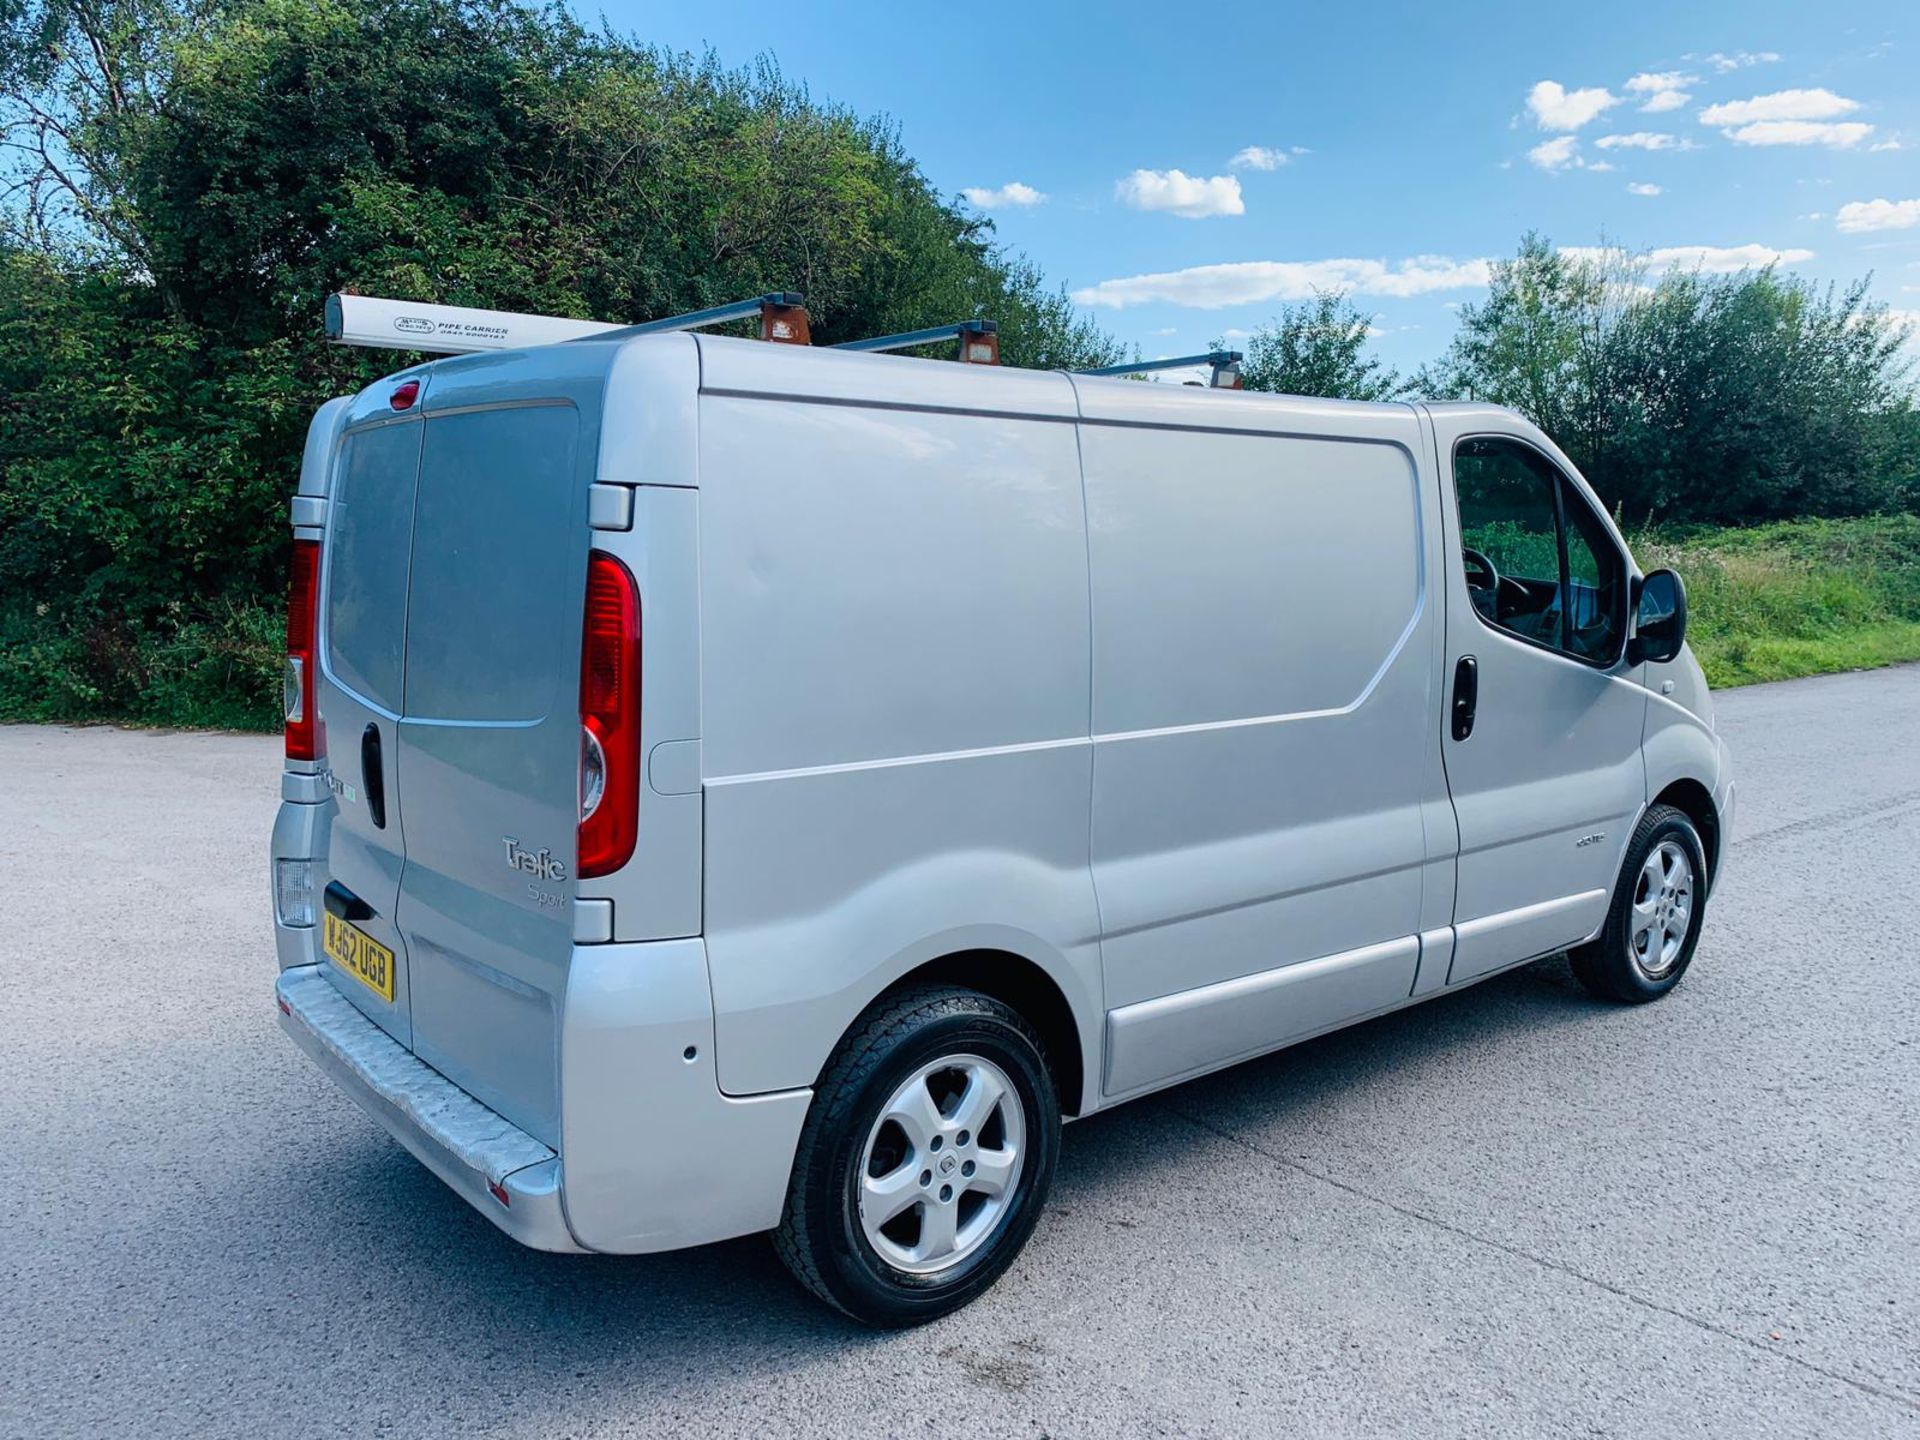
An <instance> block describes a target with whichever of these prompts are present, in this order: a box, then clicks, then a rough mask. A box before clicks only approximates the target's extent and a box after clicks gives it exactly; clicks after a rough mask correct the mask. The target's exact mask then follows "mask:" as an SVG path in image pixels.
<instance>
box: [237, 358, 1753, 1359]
mask: <svg viewBox="0 0 1920 1440" xmlns="http://www.w3.org/2000/svg"><path fill="white" fill-rule="evenodd" d="M293 523H294V542H295V548H294V560H293V581H292V593H291V599H290V605H289V615H288V679H287V715H288V723H287V760H286V768H285V773H284V776H283V782H282V795H283V802H284V803H283V804H282V806H281V809H280V813H279V819H278V822H277V824H276V825H275V827H274V833H273V841H272V877H273V891H274V907H275V922H276V935H277V942H278V949H279V963H280V975H279V980H278V984H277V991H276V995H277V1000H278V1006H279V1011H280V1016H281V1022H282V1024H283V1025H284V1027H285V1029H286V1030H287V1032H288V1033H289V1034H290V1035H291V1036H292V1038H293V1039H294V1040H295V1041H296V1042H297V1043H298V1044H299V1045H300V1046H301V1047H302V1048H303V1049H304V1050H305V1051H306V1052H307V1053H308V1054H309V1055H310V1056H312V1057H313V1059H314V1060H315V1061H317V1062H318V1063H319V1064H320V1066H321V1067H322V1068H323V1069H324V1070H326V1071H327V1073H328V1074H329V1075H331V1076H332V1077H333V1078H334V1080H335V1081H336V1082H337V1083H338V1084H339V1085H340V1086H341V1088H343V1089H344V1090H345V1091H347V1093H348V1094H350V1095H351V1096H353V1098H354V1099H355V1100H357V1101H358V1102H359V1103H360V1104H361V1105H362V1106H364V1107H365V1108H366V1109H367V1110H368V1111H369V1112H371V1113H372V1114H373V1115H374V1116H375V1117H376V1118H378V1119H379V1120H380V1121H381V1122H382V1124H384V1125H385V1126H386V1127H387V1128H388V1129H389V1130H391V1131H392V1133H393V1134H394V1135H395V1136H396V1137H397V1138H398V1139H399V1141H400V1142H401V1143H402V1144H403V1145H405V1146H406V1147H407V1148H408V1149H409V1150H411V1151H412V1152H413V1153H414V1154H415V1155H416V1156H418V1157H419V1158H420V1160H421V1161H422V1162H424V1163H425V1164H426V1165H427V1166H429V1167H430V1168H431V1169H432V1170H433V1171H434V1172H435V1173H437V1174H438V1175H439V1176H440V1177H441V1178H442V1179H443V1180H445V1181H446V1182H447V1183H448V1184H449V1185H450V1186H452V1187H453V1188H454V1189H455V1190H456V1191H458V1192H459V1193H460V1194H461V1195H462V1196H463V1197H464V1198H465V1199H467V1200H468V1201H469V1202H470V1203H471V1204H473V1205H474V1206H475V1207H476V1208H478V1209H479V1210H480V1211H481V1213H483V1214H484V1215H486V1216H487V1217H488V1218H489V1219H490V1220H492V1221H493V1222H494V1223H495V1224H496V1225H498V1226H499V1227H500V1228H501V1229H503V1230H505V1231H506V1232H507V1233H509V1234H510V1235H512V1236H514V1237H515V1238H516V1239H518V1240H520V1241H522V1242H524V1243H526V1244H528V1245H532V1246H537V1247H539V1248H542V1249H546V1250H559V1251H601V1252H613V1253H640V1252H648V1251H659V1250H666V1249H671V1248H675V1247H679V1246H688V1245H698V1244H703V1243H706V1242H709V1241H715V1240H720V1239H724V1238H727V1237H730V1236H737V1235H742V1234H747V1233H751V1232H755V1231H763V1230H770V1231H772V1232H773V1235H774V1241H775V1245H776V1248H777V1249H778V1251H779V1253H780V1255H781V1256H782V1257H783V1258H784V1259H785V1261H786V1262H787V1263H788V1264H789V1265H790V1266H791V1267H792V1269H793V1271H794V1273H795V1274H796V1275H797V1276H798V1277H799V1278H800V1280H801V1281H802V1282H803V1283H804V1284H805V1285H806V1286H807V1287H808V1288H809V1289H811V1290H812V1291H813V1292H814V1293H816V1294H817V1295H819V1296H820V1297H821V1298H822V1299H824V1300H826V1301H828V1302H830V1303H831V1304H833V1305H836V1306H838V1307H840V1308H841V1309H842V1310H844V1311H846V1312H848V1313H849V1314H851V1315H853V1316H856V1317H858V1318H859V1319H861V1320H864V1321H868V1322H871V1323H875V1324H883V1325H897V1324H906V1323H912V1322H916V1321H920V1320H925V1319H928V1318H930V1317H932V1316H935V1315H938V1314H941V1313H943V1312H945V1311H948V1310H950V1309H952V1308H954V1307H955V1306H957V1305H960V1304H962V1303H964V1302H965V1301H967V1300H968V1299H970V1298H972V1297H973V1296H975V1295H977V1294H978V1293H980V1292H981V1291H982V1290H983V1289H985V1288H986V1287H987V1286H988V1285H990V1284H991V1283H992V1282H993V1280H994V1279H995V1278H996V1277H997V1276H998V1275H999V1274H1000V1273H1001V1272H1002V1271H1004V1270H1005V1268H1006V1267H1007V1265H1008V1264H1009V1263H1010V1262H1011V1261H1012V1259H1013V1257H1014V1256H1015V1254H1016V1253H1017V1252H1018V1251H1019V1249H1020V1247H1021V1245H1022V1244H1023V1242H1024V1241H1025V1240H1026V1238H1027V1236H1028V1234H1029V1232H1030V1231H1031V1230H1032V1228H1033V1225H1034V1222H1035V1219H1036V1217H1037V1215H1038V1213H1039V1210H1040V1208H1041V1206H1042V1204H1043V1203H1044V1201H1045V1199H1046V1196H1047V1190H1048V1185H1049V1182H1050V1180H1051V1178H1052V1174H1053V1169H1054V1163H1055V1158H1056V1155H1057V1153H1058V1150H1059V1145H1060V1134H1061V1123H1062V1121H1063V1120H1064V1119H1071V1118H1073V1117H1077V1116H1084V1115H1088V1114H1091V1113H1092V1112H1094V1111H1096V1110H1100V1109H1103V1108H1105V1107H1108V1106H1111V1105H1117V1104H1120V1103H1121V1102H1123V1101H1126V1100H1129V1099H1132V1098H1134V1097H1136V1096H1139V1095H1143V1094H1146V1093H1148V1092H1150V1091H1153V1090H1157V1089H1159V1088H1161V1087H1164V1086H1168V1085H1173V1084H1177V1083H1179V1082H1180V1081H1182V1080H1186V1079H1189V1078H1191V1077H1193V1076H1196V1075H1200V1074H1203V1073H1205V1072H1207V1071H1209V1070H1214V1069H1217V1068H1219V1067H1221V1066H1226V1065H1231V1064H1234V1063H1236V1062H1238V1061H1241V1060H1245V1059H1247V1058H1249V1057H1251V1056H1255V1055H1260V1054H1263V1053H1265V1052H1268V1051H1272V1050H1274V1049H1276V1048H1278V1047H1281V1046H1284V1045H1288V1044H1291V1043H1293V1042H1295V1041H1298V1040H1302V1039H1305V1038H1307V1037H1309V1036H1312V1035H1317V1034H1320V1033H1323V1032H1325V1031H1328V1030H1331V1029H1334V1028H1336V1027H1338V1026H1342V1025H1348V1024H1352V1023H1353V1022H1355V1021H1358V1020H1363V1019H1366V1018H1368V1017H1369V1016H1375V1015H1380V1014H1382V1013H1384V1012H1386V1011H1389V1010H1394V1009H1397V1008H1398V1007H1400V1006H1403V1005H1409V1004H1413V1003H1415V1002H1417V1001H1421V1000H1426V999H1431V998H1433V997H1436V996H1440V995H1443V994H1445V993H1446V992H1447V991H1449V990H1452V989H1457V988H1459V987H1460V986H1463V985H1466V984H1470V983H1472V982H1474V981H1476V980H1481V979H1484V978H1485V977H1487V976H1489V975H1494V974H1497V973H1499V972H1501V971H1503V970H1506V969H1509V968H1511V967H1513V966H1516V965H1521V964H1525V963H1526V962H1528V961H1530V960H1534V959H1536V958H1538V957H1541V956H1545V955H1551V954H1556V953H1558V952H1561V951H1567V952H1570V954H1571V956H1572V963H1573V967H1574V970H1575V973H1576V974H1577V975H1578V976H1579V978H1580V979H1581V980H1582V981H1583V982H1584V983H1585V985H1586V986H1587V987H1588V988H1589V989H1590V990H1592V991H1593V992H1594V993H1595V994H1596V995H1599V996H1602V997H1605V998H1607V999H1609V1000H1614V1001H1626V1002H1635V1001H1646V1000H1652V999H1655V998H1657V997H1659V996H1661V995H1663V994H1665V993H1666V992H1667V991H1668V990H1670V989H1672V988H1673V986H1674V985H1675V984H1676V983H1677V982H1678V981H1679V979H1680V977H1681V975H1682V974H1683V973H1684V972H1685V970H1686V969H1687V966H1688V964H1689V962H1690V961H1691V959H1692V957H1693V954H1694V947H1695V944H1696V942H1697V941H1698V939H1699V934H1700V927H1701V924H1702V921H1703V918H1704V916H1705V911H1706V904H1707V900H1708V897H1709V895H1710V894H1711V892H1712V888H1713V884H1714V880H1715V876H1716V873H1717V870H1718V867H1719V864H1720V859H1721V854H1722V851H1723V849H1724V842H1725V837H1726V835H1727V833H1728V829H1729V826H1730V824H1731V821H1732V813H1733V803H1734V786H1733V779H1732V771H1731V768H1730V765H1729V761H1728V755H1727V748H1726V746H1725V744H1724V743H1722V742H1721V741H1720V740H1719V739H1718V737H1717V736H1716V735H1715V733H1714V726H1713V712H1712V706H1711V702H1710V700H1709V697H1708V694H1707V689H1706V686H1705V683H1704V681H1703V679H1702V676H1701V672H1700V669H1699V667H1698V665H1697V664H1695V662H1694V660H1693V658H1692V657H1691V655H1690V654H1689V652H1688V651H1687V649H1686V648H1685V644H1684V632H1685V627H1686V603H1685V591H1684V588H1683V587H1682V585H1681V584H1680V581H1679V579H1678V577H1677V576H1675V575H1673V574H1672V573H1670V572H1665V571H1661V572H1656V573H1654V574H1651V575H1643V574H1642V573H1641V572H1640V571H1639V569H1638V567H1637V566H1636V565H1635V564H1634V561H1633V557H1632V556H1631V555H1630V554H1629V552H1628V550H1627V547H1626V545H1625V544H1624V543H1623V541H1622V539H1621V537H1620V534H1619V532H1618V531H1617V530H1616V528H1615V527H1614V525H1613V524H1612V522H1611V521H1610V520H1609V519H1608V517H1607V515H1606V513H1605V512H1604V510H1602V508H1601V507H1600V506H1599V505H1598V504H1597V503H1596V502H1595V500H1594V497H1593V494H1592V492H1591V491H1590V490H1589V489H1588V487H1587V485H1586V484H1585V483H1584V482H1583V481H1582V480H1581V478H1580V476H1579V475H1578V474H1577V473H1576V471H1575V469H1574V467H1573V466H1572V465H1571V464H1570V463H1569V462H1568V460H1567V458H1566V457H1565V456H1564V455H1563V454H1562V453H1561V452H1560V451H1559V450H1558V449H1557V448H1556V447H1555V446H1554V444H1553V442H1552V441H1551V440H1549V439H1548V438H1547V437H1546V436H1545V435H1543V434H1541V433H1540V432H1539V431H1538V430H1536V429H1535V428H1534V427H1533V426H1532V425H1530V424H1529V423H1528V422H1527V421H1525V420H1524V419H1522V418H1521V417H1519V416H1518V415H1516V414H1514V413H1512V412H1510V411H1507V410H1503V409H1498V408H1495V407H1490V406H1484V405H1406V404H1391V405H1389V404H1383V405H1356V404H1342V403H1334V402H1327V401H1318V400H1304V399H1293V398H1286V397H1279V396H1256V395H1248V394H1243V393H1235V392H1231V391H1224V390H1212V389H1194V388H1183V387H1178V386H1169V385H1156V384H1140V383H1129V382H1126V381H1122V380H1111V379H1093V378H1088V377H1084V376H1076V375H1068V374H1064V373H1042V372H1035V371H1019V370H1009V369H1000V368H995V367H990V366H980V365H958V364H954V363H951V362H943V361H927V360H914V359H904V358H899V357H889V356H879V355H862V354H851V353H845V352H835V351H832V350H819V349H809V348H805V347H800V346H788V345H768V344H760V343H756V342H752V341H747V340H730V339H718V338H711V337H704V336H702V337H696V336H693V335H689V334H664V335H644V336H631V335H622V334H620V333H618V332H615V333H613V334H611V335H609V336H608V337H607V338H597V337H596V338H589V339H585V340H579V341H574V342H570V343H565V344H554V345H545V346H540V347H537V348H533V349H528V350H522V351H509V352H495V353H487V354H476V355H469V356H464V357H461V358H456V359H451V360H444V361H439V362H435V363H433V364H430V365H426V366H422V367H418V368H415V369H411V370H407V371H403V372H401V373H400V374H398V375H395V376H393V377H391V378H389V379H387V380H383V381H381V382H379V383H377V384H375V385H373V386H372V387H370V388H369V389H367V390H366V391H364V392H363V393H361V394H360V395H358V396H355V397H353V398H351V399H340V400H335V401H331V402H329V403H328V404H327V405H326V406H324V407H323V408H322V409H321V411H320V412H319V414H318V415H317V416H316V417H315V419H314V421H313V425H312V430H311V435H310V438H309V441H308V445H307V450H306V457H305V462H304V465H303V470H302V474H301V478H300V487H299V494H298V496H297V497H296V499H295V500H294V502H293Z"/></svg>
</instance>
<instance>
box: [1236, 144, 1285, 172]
mask: <svg viewBox="0 0 1920 1440" xmlns="http://www.w3.org/2000/svg"><path fill="white" fill-rule="evenodd" d="M1291 158H1292V157H1291V156H1289V155H1288V154H1287V152H1286V151H1284V150H1277V149H1274V148H1273V147H1272V146H1268V145H1248V146H1246V147H1245V148H1244V149H1241V150H1238V151H1235V152H1234V156H1233V158H1232V159H1231V160H1229V161H1227V164H1228V165H1229V166H1230V167H1231V168H1233V169H1235V170H1278V169H1279V168H1280V167H1281V166H1282V165H1285V164H1286V163H1287V162H1288V160H1290V159H1291Z"/></svg>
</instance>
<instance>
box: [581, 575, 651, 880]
mask: <svg viewBox="0 0 1920 1440" xmlns="http://www.w3.org/2000/svg"><path fill="white" fill-rule="evenodd" d="M639 833H640V592H639V589H638V588H637V587H636V586H635V585H634V583H633V575H632V572H630V571H629V570H628V569H627V567H626V566H624V565H622V564H621V563H620V562H619V561H618V560H616V559H614V558H613V556H611V555H608V554H605V553H604V552H602V551H599V550H596V551H594V552H593V554H592V556H591V557H590V558H589V560H588V562H587V612H586V624H585V626H584V627H583V631H582V637H581V641H580V875H581V877H582V878H583V879H591V878H592V877H594V876H596V875H608V874H611V873H612V872H613V871H615V870H618V869H619V868H620V867H621V866H622V865H624V864H626V863H627V861H628V860H629V859H630V858H631V857H632V855H633V845H634V840H635V839H636V838H637V837H638V835H639Z"/></svg>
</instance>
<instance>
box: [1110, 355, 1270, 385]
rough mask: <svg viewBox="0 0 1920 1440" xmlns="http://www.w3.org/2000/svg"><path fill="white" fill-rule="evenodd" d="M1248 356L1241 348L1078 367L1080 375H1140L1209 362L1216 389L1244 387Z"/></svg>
mask: <svg viewBox="0 0 1920 1440" xmlns="http://www.w3.org/2000/svg"><path fill="white" fill-rule="evenodd" d="M1246 358H1247V357H1246V356H1245V355H1244V354H1243V353H1241V352H1240V351H1238V350H1209V351H1207V352H1206V354H1204V355H1180V356H1177V357H1175V358H1174V359H1171V360H1137V361H1135V362H1133V363H1132V364H1130V365H1100V366H1097V367H1095V368H1094V369H1092V370H1076V371H1074V372H1073V373H1074V374H1076V375H1140V374H1144V373H1145V372H1146V371H1148V370H1179V369H1184V368H1185V367H1187V366H1189V365H1208V366H1211V367H1212V369H1213V373H1212V375H1211V376H1210V377H1209V378H1208V381H1207V383H1208V385H1209V386H1211V387H1212V388H1213V389H1215V390H1238V389H1240V388H1242V382H1241V379H1240V362H1241V361H1242V360H1244V359H1246Z"/></svg>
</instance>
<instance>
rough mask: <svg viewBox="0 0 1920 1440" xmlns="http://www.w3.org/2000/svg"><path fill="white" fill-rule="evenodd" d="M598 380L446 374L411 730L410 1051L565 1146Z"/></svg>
mask: <svg viewBox="0 0 1920 1440" xmlns="http://www.w3.org/2000/svg"><path fill="white" fill-rule="evenodd" d="M595 352H601V353H595ZM604 365H605V357H604V351H603V348H602V347H599V346H582V347H571V346H560V347H553V348H551V349H548V350H545V351H539V352H533V353H531V354H528V355H522V356H513V355H491V356H476V357H473V359H472V360H469V361H456V362H451V363H450V364H448V365H447V366H446V367H445V368H440V367H436V375H435V383H434V387H433V394H432V397H431V399H430V402H429V404H428V407H427V414H426V419H425V423H424V427H423V428H424V432H425V433H424V440H423V444H422V447H421V458H420V466H419V483H418V486H417V488H416V496H415V502H414V512H413V526H412V535H413V545H412V559H411V565H410V567H409V580H408V604H407V627H406V703H405V707H404V711H403V717H402V719H401V721H400V723H399V727H398V728H399V737H398V752H399V753H398V789H399V798H400V808H401V811H402V812H403V813H404V814H405V815H406V817H407V824H406V866H405V871H404V874H403V877H402V880H401V888H400V901H399V920H400V929H401V932H402V935H403V937H404V940H405V944H406V949H407V970H408V982H409V986H410V988H411V993H412V1010H411V1015H412V1044H413V1048H414V1050H415V1052H416V1053H417V1054H418V1055H419V1056H420V1057H421V1059H423V1060H425V1061H426V1062H427V1063H428V1064H430V1065H432V1066H433V1067H434V1068H435V1069H437V1070H439V1071H440V1072H441V1073H442V1074H444V1075H446V1076H447V1077H448V1078H449V1079H451V1080H452V1081H454V1083H455V1084H457V1085H459V1086H461V1087H462V1088H463V1089H465V1090H467V1091H468V1092H469V1093H470V1094H472V1095H474V1096H476V1097H477V1098H478V1099H480V1100H481V1101H482V1102H483V1103H485V1104H486V1105H488V1106H490V1107H491V1108H493V1109H494V1110H496V1111H498V1112H499V1113H500V1114H502V1115H504V1116H506V1117H507V1118H508V1119H509V1120H511V1121H512V1122H513V1123H514V1124H516V1125H518V1126H520V1127H521V1128H522V1129H524V1130H526V1131H528V1132H529V1133H530V1134H532V1135H534V1136H536V1137H538V1138H539V1139H540V1140H542V1141H544V1142H545V1143H547V1144H548V1145H553V1146H555V1147H556V1148H557V1147H558V1143H559V1081H558V1070H559V1066H558V1033H559V1009H560V1002H561V998H562V995H563V992H564V988H565V984H566V976H567V967H568V964H569V962H570V960H571V957H572V945H573V895H574V869H575V855H574V851H575V846H576V835H577V829H578V824H579V803H580V802H579V791H578V787H579V769H580V718H579V676H580V643H581V624H582V603H583V596H584V593H585V586H586V568H587V557H588V545H587V535H588V528H587V498H588V486H589V483H590V481H591V478H592V475H591V470H592V466H593V463H594V459H595V451H596V441H597V431H598V424H597V412H598V406H599V399H600V390H601V386H602V384H603V382H604Z"/></svg>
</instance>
